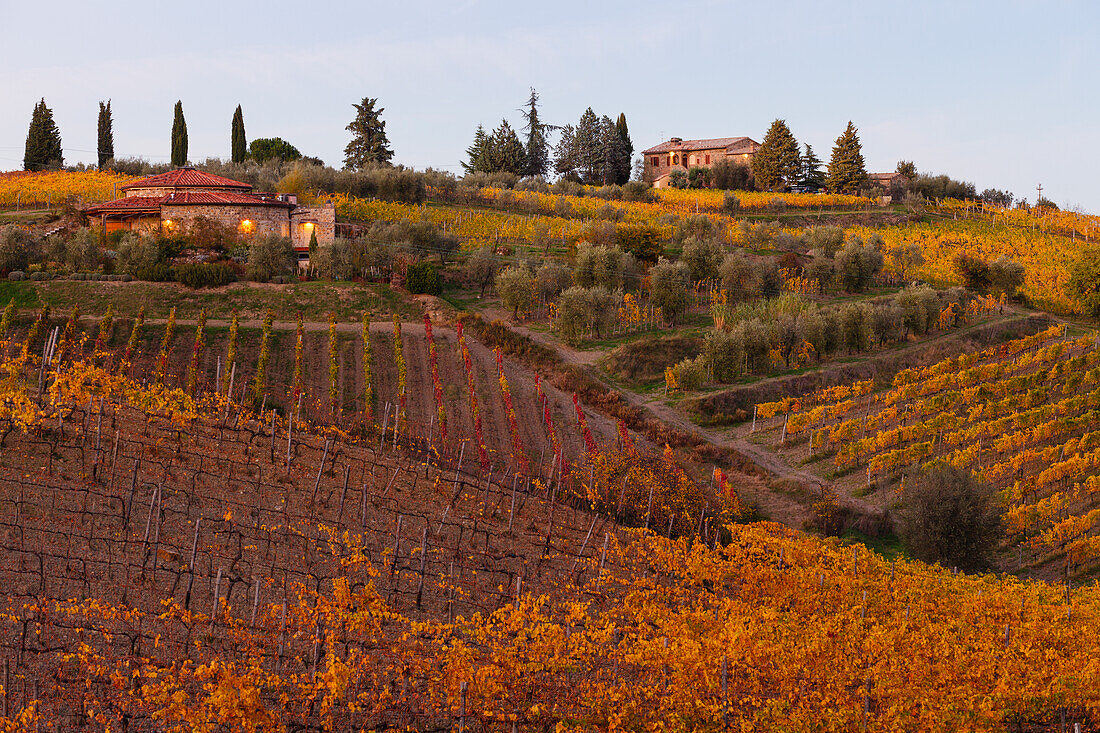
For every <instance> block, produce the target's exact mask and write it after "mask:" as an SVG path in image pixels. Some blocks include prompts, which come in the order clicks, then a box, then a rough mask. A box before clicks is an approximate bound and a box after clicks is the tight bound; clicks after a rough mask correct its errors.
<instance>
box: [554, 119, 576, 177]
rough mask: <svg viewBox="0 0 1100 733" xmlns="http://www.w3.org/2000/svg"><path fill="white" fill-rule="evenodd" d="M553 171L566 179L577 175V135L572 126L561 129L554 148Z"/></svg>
mask: <svg viewBox="0 0 1100 733" xmlns="http://www.w3.org/2000/svg"><path fill="white" fill-rule="evenodd" d="M554 171H555V172H556V173H558V174H559V175H561V176H565V177H567V178H568V177H573V176H576V175H577V133H576V130H574V129H573V126H572V125H566V126H565V127H563V128H561V135H560V136H559V137H558V144H557V147H555V148H554Z"/></svg>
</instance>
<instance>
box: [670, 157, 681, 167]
mask: <svg viewBox="0 0 1100 733" xmlns="http://www.w3.org/2000/svg"><path fill="white" fill-rule="evenodd" d="M672 164H673V165H680V156H679V155H674V156H672Z"/></svg>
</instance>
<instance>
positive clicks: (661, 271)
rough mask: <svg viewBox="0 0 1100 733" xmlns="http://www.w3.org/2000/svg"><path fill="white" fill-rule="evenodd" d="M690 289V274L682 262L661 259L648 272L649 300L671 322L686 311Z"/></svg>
mask: <svg viewBox="0 0 1100 733" xmlns="http://www.w3.org/2000/svg"><path fill="white" fill-rule="evenodd" d="M690 287H691V273H690V272H689V270H688V267H687V265H685V264H684V263H683V262H669V261H668V260H666V259H665V258H663V257H662V258H661V259H659V260H658V261H657V264H656V265H654V266H653V267H651V268H650V270H649V297H650V300H651V301H652V303H653V305H655V306H657V307H658V308H660V309H661V313H662V315H663V316H664V317H665V318H667V319H668V320H670V321H672V322H675V321H676V320H677V319H678V318H679V317H680V315H681V314H682V313H684V311H686V310H687V308H688V305H689V304H690V302H691V300H690V296H689V295H688V290H689V288H690Z"/></svg>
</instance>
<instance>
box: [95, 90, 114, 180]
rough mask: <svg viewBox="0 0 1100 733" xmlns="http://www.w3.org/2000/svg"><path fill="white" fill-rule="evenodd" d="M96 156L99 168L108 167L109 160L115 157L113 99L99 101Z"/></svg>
mask: <svg viewBox="0 0 1100 733" xmlns="http://www.w3.org/2000/svg"><path fill="white" fill-rule="evenodd" d="M96 139H97V143H96V157H97V160H98V164H99V169H100V170H103V169H104V168H106V167H107V161H109V160H111V159H112V158H114V157H115V133H114V119H113V118H112V117H111V100H109V99H108V100H107V103H106V104H104V103H103V102H100V103H99V122H98V123H97V124H96Z"/></svg>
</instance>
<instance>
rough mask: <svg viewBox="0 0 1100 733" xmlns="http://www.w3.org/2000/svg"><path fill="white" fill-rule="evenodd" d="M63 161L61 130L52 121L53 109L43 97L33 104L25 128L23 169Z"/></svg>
mask: <svg viewBox="0 0 1100 733" xmlns="http://www.w3.org/2000/svg"><path fill="white" fill-rule="evenodd" d="M64 163H65V158H64V155H63V154H62V152H61V131H60V130H58V129H57V125H56V124H54V121H53V110H51V109H50V108H49V107H47V106H46V100H45V98H43V99H41V100H40V101H39V102H38V104H36V105H34V112H33V113H31V124H30V127H29V128H28V129H27V145H26V148H25V150H24V153H23V169H24V170H28V171H40V170H44V169H46V168H50V167H53V166H57V167H60V166H61V165H63V164H64Z"/></svg>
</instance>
